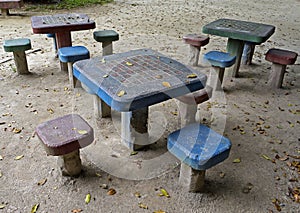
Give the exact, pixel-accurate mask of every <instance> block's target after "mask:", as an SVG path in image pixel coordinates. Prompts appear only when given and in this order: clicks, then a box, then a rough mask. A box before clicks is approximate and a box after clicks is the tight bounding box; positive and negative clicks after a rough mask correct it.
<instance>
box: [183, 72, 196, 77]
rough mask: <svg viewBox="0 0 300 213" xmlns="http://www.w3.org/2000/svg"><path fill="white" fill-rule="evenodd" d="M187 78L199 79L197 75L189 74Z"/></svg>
mask: <svg viewBox="0 0 300 213" xmlns="http://www.w3.org/2000/svg"><path fill="white" fill-rule="evenodd" d="M186 77H187V78H197V75H196V74H194V73H193V74H189V75H188V76H186Z"/></svg>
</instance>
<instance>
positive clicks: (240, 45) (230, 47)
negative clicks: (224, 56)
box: [226, 38, 244, 77]
mask: <svg viewBox="0 0 300 213" xmlns="http://www.w3.org/2000/svg"><path fill="white" fill-rule="evenodd" d="M226 48H227V52H228V53H230V55H233V56H236V60H235V64H234V65H233V66H232V67H231V68H230V73H231V75H232V77H238V75H239V72H238V71H239V68H240V64H241V58H242V54H243V50H244V41H241V40H237V39H231V38H228V41H227V47H226Z"/></svg>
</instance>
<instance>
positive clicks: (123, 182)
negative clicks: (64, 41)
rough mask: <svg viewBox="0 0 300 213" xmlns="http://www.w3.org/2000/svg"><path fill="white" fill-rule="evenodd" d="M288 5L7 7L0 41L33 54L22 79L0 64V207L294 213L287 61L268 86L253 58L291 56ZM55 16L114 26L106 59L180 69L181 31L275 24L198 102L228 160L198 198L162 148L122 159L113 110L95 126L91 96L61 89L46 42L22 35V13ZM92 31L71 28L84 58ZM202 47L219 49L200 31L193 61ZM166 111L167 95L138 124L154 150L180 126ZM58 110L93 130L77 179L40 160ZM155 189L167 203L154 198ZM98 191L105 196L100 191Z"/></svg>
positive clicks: (291, 8) (295, 97) (295, 120)
mask: <svg viewBox="0 0 300 213" xmlns="http://www.w3.org/2000/svg"><path fill="white" fill-rule="evenodd" d="M299 9H300V1H299V0H287V1H284V2H283V1H279V0H275V1H266V0H260V1H258V0H254V1H247V2H246V1H245V2H243V1H238V0H231V1H229V0H223V1H216V0H213V1H207V0H203V1H202V0H201V1H199V0H189V1H184V0H168V1H155V0H148V1H137V0H136V1H135V0H133V1H125V0H124V1H119V0H118V1H116V2H114V3H110V4H107V5H102V6H100V5H99V6H93V7H88V8H79V9H76V10H73V11H50V12H30V11H25V10H11V13H13V14H14V13H15V15H13V16H10V17H8V18H4V17H0V43H1V44H2V43H3V41H4V40H6V39H12V38H18V37H27V38H30V39H31V42H32V49H33V50H37V51H35V52H34V53H28V55H27V59H28V66H29V69H30V72H31V73H32V74H30V75H23V76H20V75H17V73H16V71H15V66H14V62H13V60H10V61H6V62H3V63H1V64H0V88H1V89H0V212H22V213H23V212H30V211H31V210H32V208H34V207H38V208H37V211H36V212H57V213H60V212H80V210H81V211H82V212H89V213H90V212H101V213H102V212H105V213H106V212H114V213H115V212H117V213H119V212H120V213H123V212H141V213H142V212H155V211H158V210H162V211H165V212H168V213H183V212H184V213H185V212H214V213H216V212H220V213H225V212H226V213H227V212H228V213H229V212H235V213H237V212H253V213H254V212H255V213H256V212H279V211H281V212H295V213H296V212H300V204H299V200H300V198H299V196H300V195H299V188H300V185H299V181H300V179H299V172H300V163H299V158H300V146H299V143H300V134H299V129H300V128H299V127H300V99H299V95H300V83H299V82H300V66H299V59H298V60H297V61H296V63H295V65H293V66H288V69H287V73H286V74H285V78H284V82H283V88H282V89H279V90H271V89H269V88H268V86H267V84H266V82H267V80H268V76H269V73H270V66H271V63H270V62H268V61H266V60H265V59H264V54H265V53H266V51H267V50H268V49H269V48H273V47H277V48H283V49H288V50H292V51H296V52H298V53H299V50H300V38H299V35H300V22H299ZM65 12H76V13H86V14H87V15H89V16H90V18H91V19H93V20H95V22H96V29H99V30H103V29H113V30H115V31H117V32H118V33H119V34H120V40H119V41H117V42H115V43H114V52H115V53H119V52H124V51H128V50H132V49H138V48H152V49H154V50H156V51H159V52H161V53H163V54H165V55H166V56H169V57H172V58H174V59H177V60H179V61H180V62H182V63H186V62H187V60H188V58H187V56H188V52H189V48H188V46H187V45H186V44H184V43H183V41H182V37H183V35H185V34H187V33H201V28H202V26H203V25H205V24H206V23H209V22H211V21H213V20H215V19H218V18H234V19H240V20H249V21H254V22H262V23H267V24H272V25H275V26H276V31H275V34H274V35H273V36H272V37H271V38H270V39H269V40H268V41H267V42H265V43H263V44H261V45H259V46H257V47H256V51H255V54H254V59H253V65H251V66H242V67H241V69H240V77H239V78H233V79H231V78H230V77H229V76H226V77H225V82H224V83H225V88H224V93H222V94H223V95H221V96H220V97H217V98H215V99H211V100H210V101H208V102H206V103H203V104H202V105H201V106H199V114H198V116H197V117H198V120H199V121H200V122H202V123H205V124H207V125H210V126H211V128H213V129H215V128H217V130H218V131H219V132H220V133H221V134H224V135H226V136H227V137H228V138H229V139H230V140H231V141H232V150H231V153H230V156H229V158H228V159H227V160H226V161H224V162H223V163H221V164H219V165H217V166H215V167H214V168H211V169H210V170H208V171H207V175H206V190H205V192H204V193H187V192H185V191H184V190H183V189H182V188H181V187H180V186H178V184H177V181H178V176H179V165H178V162H177V161H176V159H175V158H173V157H172V156H170V155H168V154H167V152H166V148H165V146H162V147H160V146H155V145H154V146H153V147H154V148H151V147H150V148H149V149H147V150H143V151H139V152H138V153H137V154H136V155H131V152H130V151H129V150H127V149H125V148H124V147H122V145H121V144H120V140H119V134H118V133H119V123H118V122H119V114H118V113H116V112H114V116H113V119H112V120H110V119H103V120H100V121H96V120H95V119H94V117H93V105H92V99H91V97H90V96H89V95H88V94H87V93H86V92H84V91H83V90H82V89H80V88H79V89H75V90H74V91H72V90H70V89H69V84H68V77H67V73H65V72H62V71H60V68H59V62H58V60H57V59H55V58H54V52H53V47H52V41H51V39H49V38H47V37H46V36H45V35H39V34H33V32H32V29H31V23H30V17H31V16H33V15H41V14H45V13H65ZM92 32H93V30H88V31H80V32H73V33H72V40H73V44H74V45H84V46H86V47H87V48H88V49H89V50H90V52H91V56H92V57H94V56H101V54H102V52H101V45H100V44H99V43H97V42H96V41H95V40H94V39H93V37H92ZM214 49H217V50H222V51H225V49H226V39H225V38H221V37H217V36H210V43H209V44H208V45H207V46H205V48H203V49H202V50H201V51H202V52H201V56H200V57H202V55H203V53H205V52H207V51H209V50H214ZM0 52H1V57H0V61H3V60H6V59H8V58H9V57H11V56H12V54H11V53H6V52H4V50H3V48H2V45H1V46H0ZM28 52H29V51H28ZM200 64H201V66H198V67H195V69H196V70H198V71H200V72H204V73H206V74H207V73H208V72H209V69H210V66H209V65H208V64H206V63H205V62H204V61H202V60H200ZM177 110H178V108H177V105H176V102H175V101H174V100H170V101H168V102H165V103H162V104H158V105H155V106H151V107H150V122H149V124H150V126H151V127H152V128H153V129H155V128H156V129H159V130H160V133H159V134H160V135H159V136H160V141H162V143H163V144H165V143H166V136H167V135H168V133H170V131H173V130H175V129H178V128H179V127H180V115H178V113H177ZM69 113H78V114H80V115H82V116H83V117H84V118H85V119H86V120H87V121H88V122H89V123H90V124H91V125H92V126H93V128H94V130H95V142H94V143H93V144H92V145H90V146H89V147H86V148H84V149H82V152H81V154H82V163H83V167H84V171H83V174H82V175H81V176H80V177H79V178H70V177H62V176H61V174H60V171H59V169H58V164H57V157H53V156H46V153H45V151H44V149H43V147H42V145H41V143H40V142H39V140H38V138H37V136H35V134H34V130H35V127H36V126H37V125H38V124H39V123H41V122H44V121H46V120H49V119H53V118H56V117H58V116H61V115H65V114H69ZM111 121H114V122H111ZM162 124H163V125H162ZM159 125H161V126H159ZM220 125H221V128H220ZM157 126H159V128H157ZM161 127H163V128H161ZM124 162H126V163H125V164H124ZM124 165H125V166H124ZM126 166H127V167H126ZM120 167H122V168H120ZM124 168H126V169H124ZM150 168H151V169H150ZM103 184H104V185H103ZM106 185H107V187H108V189H106V188H107V187H106ZM162 188H163V189H165V190H167V192H168V193H169V195H170V197H165V196H163V197H161V196H159V194H160V189H162ZM109 189H114V190H115V191H116V194H114V195H109V193H108V191H109ZM87 194H90V196H91V199H90V202H88V203H86V202H85V199H86V195H87Z"/></svg>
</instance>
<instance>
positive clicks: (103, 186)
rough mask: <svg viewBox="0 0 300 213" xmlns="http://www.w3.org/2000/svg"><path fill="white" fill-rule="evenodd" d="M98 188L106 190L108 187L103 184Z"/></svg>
mask: <svg viewBox="0 0 300 213" xmlns="http://www.w3.org/2000/svg"><path fill="white" fill-rule="evenodd" d="M100 187H101V188H102V189H108V185H107V184H105V183H103V184H101V185H100Z"/></svg>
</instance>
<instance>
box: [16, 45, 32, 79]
mask: <svg viewBox="0 0 300 213" xmlns="http://www.w3.org/2000/svg"><path fill="white" fill-rule="evenodd" d="M14 60H15V64H16V68H17V72H18V73H19V74H21V75H22V74H28V73H29V71H28V65H27V59H26V54H25V52H24V51H17V52H14Z"/></svg>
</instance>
